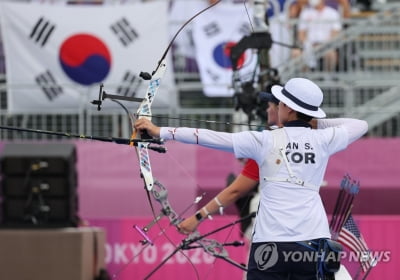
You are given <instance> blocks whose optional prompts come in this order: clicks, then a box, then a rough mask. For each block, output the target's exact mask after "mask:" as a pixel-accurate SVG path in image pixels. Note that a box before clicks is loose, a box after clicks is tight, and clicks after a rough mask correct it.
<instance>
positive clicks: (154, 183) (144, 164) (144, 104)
mask: <svg viewBox="0 0 400 280" xmlns="http://www.w3.org/2000/svg"><path fill="white" fill-rule="evenodd" d="M219 2H220V1H217V2H215V3H214V4H212V5H210V6H208V7H207V8H205V9H203V10H202V11H200V12H199V13H197V14H196V15H194V16H193V17H192V18H190V19H189V20H188V21H187V22H186V23H185V24H184V25H183V26H182V27H181V28H180V29H179V30H178V31H177V33H176V34H175V36H174V37H173V39H172V40H171V42H170V43H169V45H168V47H167V49H166V50H165V52H164V54H163V55H162V57H161V59H160V60H159V62H158V65H157V67H156V69H155V70H154V71H153V72H152V74H151V75H150V74H149V73H143V72H142V73H140V77H142V78H143V79H145V80H150V81H149V86H148V88H147V91H146V93H145V96H144V98H143V99H138V98H132V100H129V101H135V102H141V103H140V106H139V108H138V109H137V111H136V114H135V115H132V114H129V111H128V110H127V109H126V108H125V106H123V105H122V104H121V103H119V102H117V100H128V99H127V98H126V97H124V98H123V99H122V98H119V96H117V95H110V94H107V93H105V92H104V91H103V89H102V88H101V89H100V93H99V100H96V101H93V102H92V103H93V104H95V105H97V106H98V109H100V106H101V101H102V100H104V99H106V98H109V99H111V100H113V101H115V102H117V103H119V104H120V105H121V106H122V107H123V108H124V110H125V111H126V112H127V113H128V115H129V119H130V122H131V126H132V129H133V133H132V136H131V139H136V140H137V141H135V142H132V144H131V146H135V147H136V153H137V156H138V160H139V166H140V175H141V177H142V178H143V181H144V185H145V189H146V193H147V195H148V200H149V204H150V206H151V210H152V213H153V216H154V219H153V220H152V221H151V222H150V223H149V224H148V225H146V226H144V227H139V226H137V225H134V228H135V229H136V230H137V231H138V232H139V234H140V235H141V236H142V237H143V240H142V241H141V243H142V244H143V245H144V247H143V249H144V248H145V246H149V245H153V244H154V242H155V240H156V239H157V238H158V237H159V236H161V235H162V234H163V235H165V236H166V234H165V229H162V228H161V226H160V225H159V224H158V221H159V220H160V219H161V218H163V217H167V218H168V219H169V220H170V226H177V225H178V224H179V223H180V222H182V220H183V219H182V218H181V217H182V215H183V213H184V212H186V211H187V210H188V209H189V208H191V207H192V206H193V205H194V204H197V203H198V202H199V201H200V200H201V199H202V196H199V197H196V199H195V200H194V202H193V203H192V205H190V206H189V207H187V208H186V210H185V211H184V212H183V213H181V214H178V213H177V212H176V211H175V210H174V209H173V208H172V206H171V203H170V202H169V200H168V191H167V188H166V187H165V186H164V185H162V184H161V182H159V181H158V180H157V179H155V178H154V176H153V173H152V168H151V163H150V154H149V151H148V150H149V146H150V144H151V143H150V142H149V138H151V137H149V136H148V135H145V134H143V133H142V134H139V133H138V132H137V131H136V130H135V129H134V127H133V123H134V121H135V119H140V118H147V119H149V120H151V118H152V112H151V106H152V103H153V102H154V99H155V96H156V94H157V92H158V89H159V87H160V85H161V80H162V78H163V76H164V73H165V71H166V67H167V65H166V55H167V53H168V51H169V49H170V47H171V46H172V43H173V41H174V40H175V38H176V37H177V35H178V34H179V32H180V31H181V30H182V29H183V28H184V27H185V26H186V25H187V24H188V23H189V22H190V21H191V20H192V19H194V18H195V17H196V16H197V15H199V14H201V13H203V12H204V11H206V10H208V9H209V8H211V7H213V6H215V5H216V4H218V3H219ZM140 139H144V141H143V142H141V141H140ZM161 141H162V140H161ZM150 195H151V196H152V197H153V199H154V200H156V201H157V202H158V203H159V204H160V205H161V210H160V213H159V214H158V215H157V214H156V213H155V211H154V207H153V205H152V202H151V198H150ZM242 220H243V219H240V220H238V221H235V222H233V223H231V224H228V225H226V226H223V227H221V228H219V229H217V230H214V231H212V232H210V233H207V234H205V235H201V234H200V233H199V232H198V231H195V232H193V233H192V234H191V235H189V236H187V238H185V239H184V240H183V241H182V242H181V244H180V245H179V246H175V244H173V242H172V241H171V239H170V238H169V237H168V236H166V237H167V239H168V240H169V242H170V243H171V244H173V246H174V247H175V250H174V252H172V253H171V255H170V256H167V257H166V258H165V259H164V260H163V261H162V262H161V263H160V264H159V265H158V266H156V267H155V268H154V269H153V270H152V271H151V272H150V273H149V274H148V275H147V276H146V278H145V279H148V278H149V277H151V275H153V273H155V272H156V271H157V270H158V269H159V268H160V267H161V266H162V265H163V264H164V263H166V262H167V261H168V259H169V258H171V257H172V256H173V255H174V254H175V253H176V252H178V251H181V250H189V249H195V248H202V249H203V250H204V251H205V252H206V253H208V254H210V255H212V256H214V257H215V258H220V259H223V260H225V261H227V262H229V263H231V264H232V265H234V266H236V267H238V268H240V269H243V270H246V268H245V267H244V265H242V264H239V263H237V262H235V261H234V260H231V259H230V258H229V254H228V252H227V251H226V249H225V246H243V245H244V243H243V242H238V241H236V242H232V243H220V242H218V241H217V240H213V239H207V238H206V237H208V236H209V235H210V234H213V233H215V232H217V231H220V230H223V229H225V228H227V227H232V226H233V225H235V224H237V223H240V222H242ZM156 224H157V225H158V226H159V227H160V232H159V234H158V235H157V236H156V237H155V238H151V237H150V236H149V235H148V232H149V230H150V229H151V228H152V227H153V226H154V225H156ZM142 251H143V250H141V252H142ZM141 252H139V254H140V253H141ZM184 255H185V254H184ZM137 256H138V255H136V256H134V257H133V259H134V258H136V257H137ZM185 257H186V258H187V259H188V261H189V262H190V263H191V264H192V266H193V267H194V265H193V263H192V262H191V260H190V259H189V257H187V256H186V255H185ZM133 259H132V261H133ZM128 264H129V263H128ZM194 268H195V267H194ZM121 271H122V269H121V270H120V271H119V272H117V274H118V273H120V272H121ZM197 276H198V274H197ZM198 278H199V277H198Z"/></svg>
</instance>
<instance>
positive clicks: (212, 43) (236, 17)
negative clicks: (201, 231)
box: [193, 3, 257, 97]
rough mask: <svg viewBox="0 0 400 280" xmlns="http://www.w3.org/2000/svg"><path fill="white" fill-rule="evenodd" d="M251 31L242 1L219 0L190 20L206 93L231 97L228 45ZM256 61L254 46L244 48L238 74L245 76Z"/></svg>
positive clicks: (213, 95) (250, 71) (230, 64)
mask: <svg viewBox="0 0 400 280" xmlns="http://www.w3.org/2000/svg"><path fill="white" fill-rule="evenodd" d="M250 32H251V27H250V22H249V17H248V15H247V13H246V11H245V10H244V8H243V5H239V4H232V3H221V4H218V5H217V6H215V7H214V8H213V9H211V10H208V11H207V16H205V15H204V16H200V17H198V18H197V19H196V21H195V22H194V23H193V40H194V43H195V46H196V59H197V63H198V66H199V70H200V78H201V82H202V85H203V92H204V94H205V95H206V96H209V97H231V96H232V95H233V93H234V92H233V89H232V61H231V59H230V51H231V50H230V48H231V47H232V46H234V45H235V44H237V43H238V42H239V41H240V40H241V39H242V38H243V37H244V36H246V35H249V34H250ZM256 64H257V55H256V54H255V52H254V50H251V49H248V50H246V51H245V52H244V53H243V54H242V55H241V57H240V58H239V60H238V65H237V68H238V69H239V75H242V76H246V75H247V76H248V75H249V74H250V75H251V73H252V72H253V71H255V67H256Z"/></svg>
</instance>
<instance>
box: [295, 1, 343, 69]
mask: <svg viewBox="0 0 400 280" xmlns="http://www.w3.org/2000/svg"><path fill="white" fill-rule="evenodd" d="M298 29H299V31H298V40H299V43H300V44H301V45H302V46H303V52H304V54H305V55H306V57H307V58H306V59H307V64H308V67H310V68H311V69H316V68H317V67H318V68H319V70H325V71H333V70H335V68H336V65H337V52H336V50H335V49H333V50H329V51H327V52H326V53H325V55H324V57H323V59H322V61H318V62H317V61H316V59H315V57H314V54H313V50H314V48H315V47H317V46H319V45H321V44H324V43H327V42H328V41H331V40H333V39H334V38H335V37H336V36H337V35H338V34H339V32H340V30H341V29H342V23H341V19H340V14H339V12H338V11H337V10H335V9H334V8H332V7H329V6H327V5H325V0H309V7H307V8H305V9H303V10H302V11H301V13H300V18H299V26H298ZM321 68H323V69H321Z"/></svg>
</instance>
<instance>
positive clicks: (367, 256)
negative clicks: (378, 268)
mask: <svg viewBox="0 0 400 280" xmlns="http://www.w3.org/2000/svg"><path fill="white" fill-rule="evenodd" d="M338 241H339V242H340V243H342V244H343V245H345V246H347V247H348V248H349V249H350V250H352V251H353V252H356V253H358V254H359V262H360V265H361V268H362V270H363V271H364V272H366V271H367V270H368V268H369V267H370V261H371V259H372V256H371V252H370V250H369V249H368V246H367V244H366V243H365V241H364V238H363V237H362V235H361V233H360V231H359V229H358V227H357V224H356V223H355V221H354V219H353V216H352V215H351V214H350V215H349V217H348V219H347V221H346V222H345V224H344V225H343V227H342V229H341V231H340V233H339V238H338Z"/></svg>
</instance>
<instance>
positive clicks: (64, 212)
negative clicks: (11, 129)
mask: <svg viewBox="0 0 400 280" xmlns="http://www.w3.org/2000/svg"><path fill="white" fill-rule="evenodd" d="M76 160H77V157H76V148H75V145H74V144H71V143H34V144H33V143H7V144H6V145H5V146H4V149H3V152H2V154H1V157H0V168H1V173H2V178H1V181H0V194H1V196H2V200H1V208H0V209H1V213H0V226H1V227H7V228H16V227H20V228H35V227H37V228H54V227H75V226H78V222H79V219H78V205H79V203H78V192H77V176H78V175H77V170H76Z"/></svg>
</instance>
